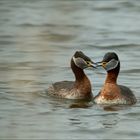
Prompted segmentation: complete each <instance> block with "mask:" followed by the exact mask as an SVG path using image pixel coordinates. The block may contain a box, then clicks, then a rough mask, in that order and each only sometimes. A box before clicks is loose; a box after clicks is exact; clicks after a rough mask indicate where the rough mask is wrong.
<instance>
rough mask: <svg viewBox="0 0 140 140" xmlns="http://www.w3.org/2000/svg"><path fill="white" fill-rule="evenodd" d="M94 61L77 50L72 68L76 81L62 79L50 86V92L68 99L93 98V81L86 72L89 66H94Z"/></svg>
mask: <svg viewBox="0 0 140 140" xmlns="http://www.w3.org/2000/svg"><path fill="white" fill-rule="evenodd" d="M93 64H94V63H93V62H92V61H91V59H90V58H89V57H87V56H86V55H85V54H84V53H82V52H81V51H77V52H76V53H75V54H74V56H73V57H72V59H71V69H72V71H73V73H74V75H75V81H60V82H56V83H54V84H52V85H51V86H50V87H49V88H48V90H47V91H48V94H50V95H52V96H56V97H59V98H67V99H91V98H92V96H93V95H92V92H91V83H90V81H89V79H88V77H87V76H86V74H85V73H84V71H83V70H84V69H85V68H87V67H94V66H93Z"/></svg>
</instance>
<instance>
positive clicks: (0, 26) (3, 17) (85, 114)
mask: <svg viewBox="0 0 140 140" xmlns="http://www.w3.org/2000/svg"><path fill="white" fill-rule="evenodd" d="M76 50H82V51H83V52H84V53H85V54H87V55H88V56H90V57H91V58H92V59H93V60H95V61H98V60H101V59H102V57H103V55H104V54H105V53H106V52H108V51H115V52H117V53H118V55H119V57H120V60H121V72H120V76H119V79H118V82H119V83H120V84H124V85H127V86H129V87H130V88H131V89H132V90H133V91H134V94H135V95H136V97H137V99H138V102H137V104H136V105H134V106H128V107H115V108H109V107H106V108H103V107H101V106H98V105H94V104H92V103H84V104H83V103H78V102H76V103H75V102H74V101H69V100H59V99H55V98H51V97H48V96H46V94H45V90H46V89H47V87H48V86H49V85H50V84H51V83H52V82H56V81H61V80H73V78H74V77H73V74H72V71H71V69H70V67H69V61H70V58H71V56H72V55H73V54H74V52H75V51H76ZM139 61H140V1H139V0H133V1H132V0H118V1H110V0H108V1H107V0H106V1H81V0H75V1H74V0H71V1H70V0H65V1H64V0H62V1H60V0H0V139H2V138H13V139H20V138H46V139H111V138H118V139H123V138H126V139H128V138H130V139H140V121H139V120H140V102H139V100H140V95H139V92H140V82H139V81H140V78H139V77H140V63H139ZM86 73H87V74H88V76H89V78H90V80H91V83H92V85H93V94H94V95H96V94H97V93H98V91H99V90H100V88H101V86H102V85H103V82H104V78H105V72H104V71H103V70H98V71H97V70H95V71H90V70H86ZM77 103H78V104H77Z"/></svg>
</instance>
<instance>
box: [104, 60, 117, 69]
mask: <svg viewBox="0 0 140 140" xmlns="http://www.w3.org/2000/svg"><path fill="white" fill-rule="evenodd" d="M118 64H119V61H117V60H115V59H112V60H111V61H109V62H108V63H107V64H106V66H105V69H106V70H107V71H109V70H112V69H115V68H116V67H117V66H118Z"/></svg>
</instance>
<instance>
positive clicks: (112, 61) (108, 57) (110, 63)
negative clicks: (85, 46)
mask: <svg viewBox="0 0 140 140" xmlns="http://www.w3.org/2000/svg"><path fill="white" fill-rule="evenodd" d="M97 64H98V66H102V67H103V68H104V69H105V70H106V71H107V72H109V71H111V70H115V69H118V71H119V68H120V61H119V58H118V55H117V54H116V53H114V52H108V53H106V54H105V55H104V57H103V60H102V61H101V62H97Z"/></svg>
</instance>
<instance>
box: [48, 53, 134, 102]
mask: <svg viewBox="0 0 140 140" xmlns="http://www.w3.org/2000/svg"><path fill="white" fill-rule="evenodd" d="M99 66H102V67H103V68H104V69H105V70H106V71H107V77H106V80H105V82H104V85H103V87H102V89H101V91H100V92H99V94H98V95H97V96H95V97H94V98H93V95H92V92H91V91H92V90H91V83H90V81H89V79H88V77H87V76H86V74H85V73H84V69H85V68H88V67H93V68H96V67H99ZM71 69H72V71H73V73H74V75H75V81H73V82H72V81H61V82H56V83H54V84H52V85H51V86H50V87H49V88H48V90H47V92H48V94H50V95H53V96H57V97H60V98H67V99H89V100H91V99H94V102H95V103H97V104H109V105H111V104H113V105H114V104H134V103H136V98H135V96H134V94H133V93H132V91H131V90H130V89H129V88H128V87H126V86H122V85H118V84H117V77H118V74H119V71H120V61H119V58H118V56H117V54H116V53H114V52H109V53H106V54H105V55H104V57H103V60H102V61H101V62H97V63H94V62H93V61H92V60H91V59H90V58H89V57H88V56H86V55H85V54H84V53H83V52H81V51H76V52H75V54H74V55H73V57H72V59H71Z"/></svg>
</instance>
